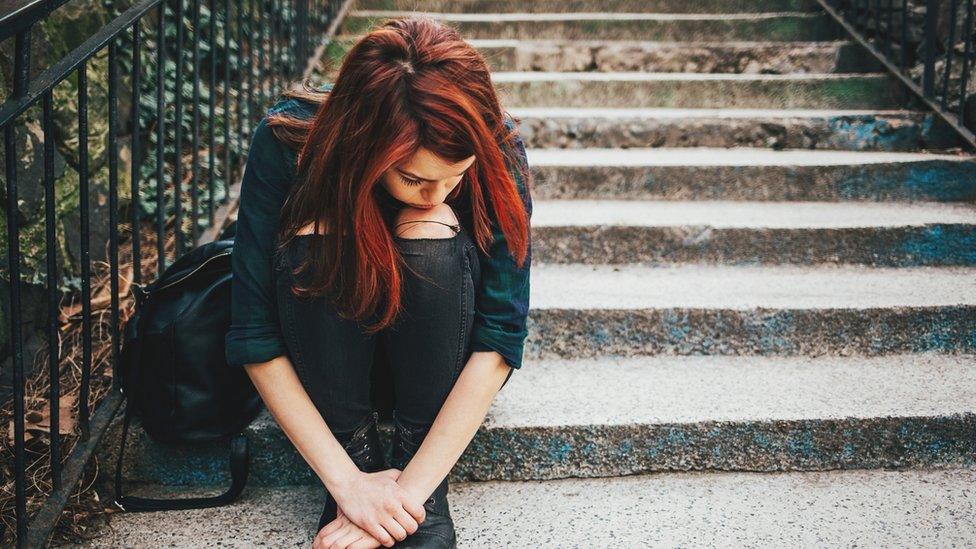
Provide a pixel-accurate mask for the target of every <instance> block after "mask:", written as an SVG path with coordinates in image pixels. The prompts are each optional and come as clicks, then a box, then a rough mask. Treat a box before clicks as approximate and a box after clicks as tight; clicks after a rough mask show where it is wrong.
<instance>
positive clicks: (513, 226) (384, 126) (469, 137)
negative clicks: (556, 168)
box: [268, 18, 530, 333]
mask: <svg viewBox="0 0 976 549" xmlns="http://www.w3.org/2000/svg"><path fill="white" fill-rule="evenodd" d="M303 87H304V88H305V89H304V90H292V91H288V92H284V93H283V95H284V96H286V97H299V98H301V99H304V100H308V101H312V102H315V103H318V106H317V108H316V113H315V115H314V117H312V118H311V119H297V118H292V117H288V116H286V115H281V114H277V115H273V116H270V117H269V119H268V125H269V126H270V127H272V128H273V129H274V130H275V135H276V136H277V137H278V138H279V139H281V140H283V141H284V142H286V143H287V144H289V145H290V146H292V147H293V148H295V149H297V150H298V154H297V166H296V170H295V174H296V179H295V181H294V182H293V185H292V187H291V189H290V191H289V193H288V195H287V198H286V199H285V203H284V206H283V207H282V210H281V221H280V225H279V230H278V246H279V249H278V251H279V252H281V251H283V248H284V247H285V246H286V245H287V244H288V242H290V241H291V239H292V238H293V237H294V236H295V234H296V232H297V231H298V230H299V229H300V228H301V227H304V226H305V225H308V224H309V223H312V222H316V227H317V230H316V232H322V231H321V230H319V228H321V227H322V223H324V224H325V229H326V230H325V232H326V233H329V235H331V237H330V238H325V239H315V240H314V242H316V243H318V242H321V243H322V244H321V245H315V246H310V247H309V253H308V257H307V258H306V260H305V261H303V262H302V264H301V265H300V266H299V267H297V268H296V270H295V272H296V274H297V273H299V272H303V271H305V270H306V269H311V273H312V276H311V279H310V281H309V284H308V286H307V287H306V286H303V285H301V284H298V283H297V281H296V284H295V286H294V287H293V288H292V291H293V293H295V294H296V295H313V296H320V295H328V296H329V297H330V300H331V302H332V303H333V304H334V305H335V307H336V310H337V311H338V312H339V314H340V315H341V316H343V317H345V318H351V319H355V320H356V321H357V322H360V324H361V326H362V328H363V329H364V330H365V331H366V332H367V333H373V332H375V331H378V330H380V329H382V328H384V327H386V326H389V325H390V324H391V323H392V322H393V320H394V319H395V318H396V316H397V314H398V313H399V312H400V288H401V279H402V277H401V269H402V267H403V266H404V262H403V258H402V257H401V256H400V254H399V252H398V250H397V248H396V246H395V244H394V241H393V236H392V229H391V227H392V223H393V220H394V219H395V213H396V209H395V208H396V206H395V203H396V202H397V201H396V200H395V199H393V198H392V197H391V196H390V195H389V193H387V192H386V189H385V188H383V186H382V184H381V183H380V181H381V176H382V174H383V173H384V172H385V171H386V170H387V169H389V168H391V167H392V166H395V165H397V164H399V163H401V162H403V161H405V160H406V159H407V158H409V157H410V156H411V155H413V154H414V153H415V152H416V151H417V150H418V149H419V148H420V147H424V148H426V149H428V150H430V151H431V152H433V153H435V154H437V155H438V156H440V157H442V158H444V159H445V160H446V161H449V162H460V161H461V160H463V159H466V158H469V157H470V156H471V155H475V161H474V163H473V164H472V165H471V167H470V168H468V171H467V172H466V173H465V174H464V176H463V177H462V179H461V182H460V183H459V184H458V185H457V187H456V188H455V189H454V190H453V191H452V192H451V194H450V195H449V196H448V197H447V199H446V201H448V202H450V203H451V204H452V205H453V204H459V205H461V208H458V209H460V210H461V211H464V212H466V214H465V215H464V219H462V223H463V224H465V225H466V226H468V227H470V229H471V230H472V231H473V238H474V241H475V243H476V245H477V247H478V248H479V249H480V250H481V252H482V253H484V254H487V253H488V249H489V247H490V246H491V243H492V241H493V237H492V225H493V224H496V225H497V227H498V228H500V230H501V231H502V233H503V234H504V235H505V240H506V242H507V245H508V249H509V253H510V254H511V256H512V258H513V259H514V260H515V263H516V265H517V266H518V267H519V268H522V267H523V266H524V263H525V260H526V256H527V253H528V241H529V235H528V231H529V219H528V215H527V213H526V211H525V208H524V207H523V204H522V199H521V197H520V195H519V191H518V188H517V187H516V183H515V180H514V178H513V176H512V174H511V173H510V171H509V170H510V169H513V170H518V171H519V173H520V174H521V175H522V177H523V180H524V181H525V184H526V185H527V186H528V185H529V182H530V177H529V175H530V174H529V173H528V167H527V166H525V165H523V164H522V162H520V161H519V156H518V154H517V151H516V147H515V137H516V135H517V131H518V130H517V126H516V128H515V129H513V130H509V128H508V127H507V126H506V124H505V119H504V116H506V115H508V113H504V114H503V112H502V109H501V107H500V103H499V101H498V97H497V93H496V91H495V89H494V87H493V85H492V82H491V76H490V72H489V69H488V66H487V64H486V62H485V60H484V58H483V57H482V55H481V54H480V53H479V52H478V51H477V50H476V49H474V48H473V47H472V46H471V45H470V44H468V43H467V42H465V41H464V40H462V39H461V37H460V35H459V34H458V31H457V30H456V29H454V28H452V27H450V26H447V25H444V24H441V23H439V22H437V21H435V20H433V19H429V18H404V19H390V20H386V21H384V22H383V23H382V24H380V25H379V26H377V27H376V28H374V29H373V30H372V31H371V32H369V33H368V34H366V35H364V36H363V37H362V38H361V39H360V40H359V41H357V42H356V43H355V45H353V47H352V48H351V49H350V50H349V52H348V53H347V54H346V56H345V58H344V60H343V62H342V66H341V68H340V70H339V73H338V76H337V77H336V79H335V83H334V84H333V86H332V89H331V90H314V89H310V88H309V87H308V86H307V84H306V85H304V86H303ZM508 116H511V115H508ZM513 120H515V119H514V118H513ZM526 192H529V191H528V190H526ZM370 318H375V319H376V322H375V323H373V324H372V325H364V322H365V321H366V320H367V319H370Z"/></svg>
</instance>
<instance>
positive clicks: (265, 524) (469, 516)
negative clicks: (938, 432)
mask: <svg viewBox="0 0 976 549" xmlns="http://www.w3.org/2000/svg"><path fill="white" fill-rule="evenodd" d="M974 483H976V471H973V470H972V469H944V470H920V471H829V472H811V473H775V474H763V475H757V474H752V473H714V474H700V473H672V474H649V475H630V476H626V477H620V478H600V479H593V478H591V479H562V480H550V481H543V482H538V481H526V482H463V483H454V484H451V485H450V495H449V496H448V497H449V499H448V501H449V502H450V505H451V515H452V517H453V519H454V523H455V529H456V530H457V536H458V546H459V547H552V546H559V547H647V546H653V547H660V546H669V547H670V546H676V545H690V546H694V547H728V546H734V547H754V548H767V547H768V548H780V547H784V546H789V547H919V546H923V547H971V546H973V545H976V533H974V531H973V528H972V524H973V523H974V521H976V509H974V506H973V503H972V486H973V484H974ZM145 494H146V495H147V496H149V497H165V498H171V497H185V496H186V495H188V494H191V492H188V491H187V490H186V489H185V488H177V489H173V488H167V487H156V488H154V489H152V490H146V492H145ZM192 494H193V495H215V493H214V491H209V492H204V491H201V490H197V491H195V492H192ZM323 498H324V492H323V489H322V488H320V487H318V486H296V487H287V488H262V487H248V488H247V489H245V490H244V493H243V494H242V496H241V499H239V500H238V501H236V502H234V503H233V504H230V505H227V506H224V507H217V508H213V509H195V510H190V511H168V512H167V513H166V519H167V520H160V519H159V516H158V513H128V514H116V515H114V516H113V517H112V519H111V527H110V528H106V529H104V530H103V531H102V532H99V533H100V534H101V536H100V537H99V538H98V539H97V540H96V541H93V542H91V543H90V544H89V545H81V546H80V547H173V548H185V549H195V548H197V547H201V546H208V547H212V546H227V545H231V546H236V547H293V546H294V547H308V546H309V544H310V543H311V542H312V538H313V537H314V535H315V527H316V524H317V522H318V517H319V515H320V514H321V512H322V504H323V501H324V500H323ZM920 517H924V520H921V519H920ZM214 525H220V527H219V528H215V527H214ZM556 540H558V541H556Z"/></svg>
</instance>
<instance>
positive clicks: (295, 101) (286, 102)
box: [265, 82, 332, 118]
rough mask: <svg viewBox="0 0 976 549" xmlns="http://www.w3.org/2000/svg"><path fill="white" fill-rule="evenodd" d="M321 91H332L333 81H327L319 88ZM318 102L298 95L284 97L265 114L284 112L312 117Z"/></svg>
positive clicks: (301, 116) (288, 114)
mask: <svg viewBox="0 0 976 549" xmlns="http://www.w3.org/2000/svg"><path fill="white" fill-rule="evenodd" d="M317 89H318V90H320V91H331V90H332V83H331V82H327V83H325V84H323V85H321V86H319V87H318V88H317ZM316 108H317V105H316V103H313V102H311V101H306V100H304V99H301V98H298V97H282V98H280V99H278V100H277V101H275V102H274V104H272V105H271V106H270V107H268V110H267V111H266V113H265V116H266V117H268V116H272V115H276V114H284V115H286V116H292V117H295V118H311V117H313V116H315V110H316Z"/></svg>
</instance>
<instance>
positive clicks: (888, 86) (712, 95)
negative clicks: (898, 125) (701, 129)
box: [491, 72, 907, 110]
mask: <svg viewBox="0 0 976 549" xmlns="http://www.w3.org/2000/svg"><path fill="white" fill-rule="evenodd" d="M491 77H492V81H493V82H494V84H495V87H496V88H497V89H498V92H499V96H500V98H501V100H502V103H503V104H504V105H506V106H507V107H513V108H517V107H606V106H608V105H612V106H614V107H621V108H646V107H658V108H660V107H667V108H686V109H697V108H754V109H821V110H824V109H830V110H834V109H871V110H877V109H900V108H903V107H902V105H903V104H904V102H905V101H906V99H907V98H906V96H905V93H904V91H903V90H902V89H901V88H899V87H898V86H897V85H896V84H895V82H894V81H893V80H892V79H891V78H890V77H889V76H888V75H885V74H880V73H879V74H761V75H760V74H712V73H704V74H698V73H648V72H617V73H606V72H496V73H492V75H491Z"/></svg>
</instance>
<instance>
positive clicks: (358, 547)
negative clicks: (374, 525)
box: [349, 535, 383, 549]
mask: <svg viewBox="0 0 976 549" xmlns="http://www.w3.org/2000/svg"><path fill="white" fill-rule="evenodd" d="M382 546H383V544H382V543H380V542H378V541H376V538H374V537H373V536H365V535H364V536H363V537H361V538H359V539H358V540H357V541H356V543H353V544H352V545H350V546H349V549H376V548H377V547H382Z"/></svg>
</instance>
